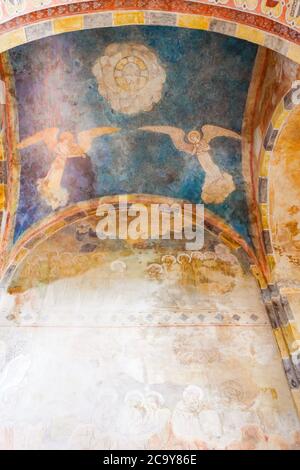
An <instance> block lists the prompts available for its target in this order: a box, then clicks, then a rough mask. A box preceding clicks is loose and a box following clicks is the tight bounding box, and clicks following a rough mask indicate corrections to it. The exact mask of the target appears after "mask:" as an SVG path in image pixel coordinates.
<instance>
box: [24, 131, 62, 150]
mask: <svg viewBox="0 0 300 470" xmlns="http://www.w3.org/2000/svg"><path fill="white" fill-rule="evenodd" d="M58 133H59V129H58V127H49V128H47V129H44V130H42V131H40V132H37V133H36V134H34V135H32V136H31V137H27V138H26V139H23V140H21V142H19V144H18V145H17V148H18V149H24V148H26V147H29V146H30V145H34V144H38V143H39V142H45V144H46V145H47V147H48V148H49V150H53V149H54V147H55V146H56V144H57V138H58Z"/></svg>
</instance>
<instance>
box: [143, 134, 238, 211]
mask: <svg viewBox="0 0 300 470" xmlns="http://www.w3.org/2000/svg"><path fill="white" fill-rule="evenodd" d="M140 130H143V131H149V132H158V133H161V134H167V135H169V136H170V138H171V139H172V142H173V144H174V145H175V147H176V148H177V149H178V150H179V151H181V152H185V153H189V154H191V155H196V156H197V158H198V160H199V163H200V165H201V166H202V168H203V170H204V171H205V181H204V185H203V188H202V193H201V197H202V200H203V202H205V203H206V204H220V203H222V202H223V201H224V200H225V199H226V197H227V196H229V194H231V193H232V191H234V189H235V184H234V182H233V178H232V176H231V175H230V174H229V173H226V172H224V171H222V170H220V168H219V167H218V166H217V165H216V164H215V163H214V161H213V159H212V157H211V156H210V153H209V152H210V150H211V147H210V142H211V141H212V140H213V139H214V138H216V137H230V138H232V139H238V140H241V136H240V135H239V134H237V133H236V132H233V131H231V130H229V129H223V127H219V126H210V125H205V126H203V127H202V129H201V132H199V131H196V130H194V131H191V132H189V133H188V134H187V136H186V134H185V132H184V130H183V129H180V128H178V127H171V126H145V127H141V128H140ZM186 138H187V140H186Z"/></svg>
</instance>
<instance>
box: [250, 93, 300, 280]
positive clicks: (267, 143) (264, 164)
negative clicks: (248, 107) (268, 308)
mask: <svg viewBox="0 0 300 470" xmlns="http://www.w3.org/2000/svg"><path fill="white" fill-rule="evenodd" d="M294 93H295V88H290V90H289V91H288V92H287V93H286V94H285V96H284V97H283V98H282V99H281V101H280V102H279V103H278V104H277V106H276V108H275V111H274V113H273V116H272V119H271V121H270V123H269V126H268V128H267V131H266V133H265V135H264V136H263V139H262V149H261V153H260V160H259V162H260V163H259V179H258V206H259V211H260V220H261V228H262V233H261V235H262V239H263V242H264V248H265V253H266V256H267V261H268V264H269V268H270V273H271V275H272V272H274V267H275V264H276V261H275V256H274V249H273V243H272V232H271V224H270V213H269V165H270V160H271V156H272V153H273V150H274V148H275V145H276V142H277V139H278V137H279V135H280V132H281V129H282V128H283V126H284V124H285V122H286V120H287V119H288V117H289V115H290V113H291V112H292V111H293V109H294V108H295V107H296V104H295V103H294V102H293V99H292V96H293V94H294Z"/></svg>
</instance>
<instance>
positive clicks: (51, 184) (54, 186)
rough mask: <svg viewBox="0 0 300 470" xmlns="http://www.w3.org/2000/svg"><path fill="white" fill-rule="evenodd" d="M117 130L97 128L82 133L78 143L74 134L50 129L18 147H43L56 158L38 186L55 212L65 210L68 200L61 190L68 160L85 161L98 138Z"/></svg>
mask: <svg viewBox="0 0 300 470" xmlns="http://www.w3.org/2000/svg"><path fill="white" fill-rule="evenodd" d="M118 130H119V129H118V128H116V127H95V128H93V129H89V130H87V131H82V132H79V134H78V135H77V139H75V137H74V135H73V134H72V133H71V132H62V133H60V131H59V129H58V128H57V127H51V128H47V129H44V130H42V131H40V132H37V133H36V134H34V135H33V136H30V137H27V138H26V139H24V140H22V141H21V142H20V143H19V144H18V146H17V147H18V148H19V149H24V148H26V147H29V146H30V145H35V144H39V143H44V144H45V145H46V146H47V147H48V149H49V151H50V152H51V153H53V154H54V160H53V162H52V163H51V166H50V169H49V171H48V173H47V175H46V176H45V177H44V178H40V179H39V180H38V182H37V188H38V191H39V194H40V196H41V197H42V198H43V199H44V200H45V201H46V203H47V204H48V205H49V206H51V208H52V209H53V210H54V209H57V208H58V207H63V206H65V205H66V204H67V202H68V199H69V193H68V191H67V190H66V189H65V188H63V187H62V186H61V181H62V177H63V173H64V170H65V165H66V161H67V159H68V158H76V157H83V158H85V157H86V154H87V152H88V151H89V150H90V148H91V146H92V143H93V140H94V139H95V138H97V137H102V136H103V135H106V134H112V133H113V132H117V131H118Z"/></svg>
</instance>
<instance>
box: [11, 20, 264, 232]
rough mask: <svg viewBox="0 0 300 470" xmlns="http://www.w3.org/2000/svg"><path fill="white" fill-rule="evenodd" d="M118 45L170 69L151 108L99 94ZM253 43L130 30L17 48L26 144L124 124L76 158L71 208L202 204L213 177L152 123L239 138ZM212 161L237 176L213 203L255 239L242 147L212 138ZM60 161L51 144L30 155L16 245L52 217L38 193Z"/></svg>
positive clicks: (26, 154)
mask: <svg viewBox="0 0 300 470" xmlns="http://www.w3.org/2000/svg"><path fill="white" fill-rule="evenodd" d="M112 42H136V43H140V44H144V45H146V46H150V47H151V48H153V49H154V50H155V52H156V54H157V55H158V57H159V59H160V61H161V63H162V64H163V65H164V67H165V69H166V75H167V78H166V82H165V84H164V88H163V93H162V99H161V101H160V102H159V103H158V104H157V105H155V106H154V108H153V110H152V111H150V112H145V113H144V112H142V113H139V114H137V115H134V116H127V115H124V114H120V113H118V112H115V111H113V110H112V109H111V107H110V105H109V103H108V102H107V101H106V100H105V99H104V98H103V97H102V96H100V95H99V93H98V85H97V81H96V79H95V77H94V75H93V73H92V67H93V65H94V63H95V61H96V59H97V58H99V57H100V56H101V55H103V54H104V50H105V47H106V46H107V45H109V44H111V43H112ZM256 50H257V48H256V46H254V45H253V44H250V43H247V42H244V41H240V40H237V39H234V38H229V37H226V36H222V35H219V34H216V33H208V32H204V31H197V30H188V29H179V28H171V27H170V28H167V27H153V26H148V27H147V26H145V27H144V26H138V27H136V26H128V27H120V28H105V29H101V30H88V31H78V32H74V33H67V34H63V35H59V36H53V37H50V38H46V39H43V40H40V41H37V42H33V43H30V44H27V45H24V46H20V47H18V48H16V49H14V50H12V51H11V52H10V58H11V62H12V66H13V69H14V73H15V83H16V95H17V100H18V111H19V129H20V139H23V138H25V137H28V136H30V135H32V134H34V133H36V132H38V131H40V130H42V129H44V128H47V127H59V128H60V129H61V130H68V131H71V132H74V133H77V132H80V131H81V130H85V129H89V128H92V127H97V126H106V125H109V126H117V127H122V131H121V132H120V133H118V134H114V135H111V136H106V137H104V138H102V139H96V140H95V141H94V143H93V146H92V149H91V151H90V152H89V155H88V158H86V159H81V158H77V159H69V160H68V162H67V165H66V169H65V173H64V177H63V180H62V184H63V186H65V187H66V188H67V189H68V191H69V193H70V201H69V204H72V203H75V202H77V201H81V200H86V199H89V198H91V197H97V196H102V195H108V194H119V193H150V194H157V195H166V196H170V197H175V198H180V199H187V200H189V201H191V202H201V197H200V194H201V187H202V185H203V181H204V176H205V175H204V172H203V171H202V169H201V166H200V165H199V163H198V160H197V159H196V157H192V156H191V155H187V154H184V153H182V152H179V151H178V150H176V148H175V147H174V146H173V144H172V142H171V140H170V139H169V137H168V136H166V135H159V134H152V133H149V132H141V131H137V130H136V129H137V128H138V127H141V126H145V125H172V126H176V127H180V128H183V129H184V130H186V131H189V130H191V129H194V128H200V127H201V126H202V125H204V124H214V125H219V126H222V127H225V128H228V129H232V130H234V131H237V132H240V131H241V126H242V118H243V112H244V107H245V102H246V98H247V91H248V87H249V82H250V79H251V72H252V67H253V63H254V60H255V55H256ZM212 148H213V158H214V160H215V162H216V163H217V164H218V165H219V166H220V167H221V168H223V169H226V171H228V172H229V173H231V174H232V176H233V178H234V181H235V184H236V190H235V191H234V192H233V193H232V194H231V195H230V196H229V197H228V198H227V199H226V200H225V201H224V203H222V204H218V205H208V206H207V207H208V208H209V209H210V210H212V211H213V212H215V213H216V214H218V215H220V216H222V217H223V218H224V219H225V220H226V221H227V222H229V223H230V224H231V225H232V226H233V227H234V228H235V229H236V230H237V231H238V232H239V233H241V234H242V235H243V236H245V237H246V238H247V240H248V241H249V235H248V217H247V205H246V198H245V191H244V182H243V178H242V170H241V148H240V143H239V142H237V141H234V140H232V139H226V138H218V139H215V140H214V141H213V144H212ZM52 160H53V155H51V154H50V153H49V152H48V150H47V148H46V146H45V145H43V144H39V145H34V146H31V147H30V148H28V149H25V150H22V151H21V161H22V170H21V191H20V204H19V207H18V212H17V221H16V232H15V239H17V238H18V237H19V236H20V235H21V234H22V233H23V232H24V230H26V229H27V228H28V227H29V226H30V225H31V224H32V223H34V222H36V221H38V220H40V219H41V218H42V217H44V216H46V215H48V214H50V213H51V211H52V210H51V208H50V207H49V206H48V205H47V204H46V203H45V202H44V201H42V200H41V199H40V197H39V194H38V192H37V189H36V181H37V179H38V178H41V177H44V176H45V175H46V174H47V172H48V170H49V167H50V164H51V162H52Z"/></svg>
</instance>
